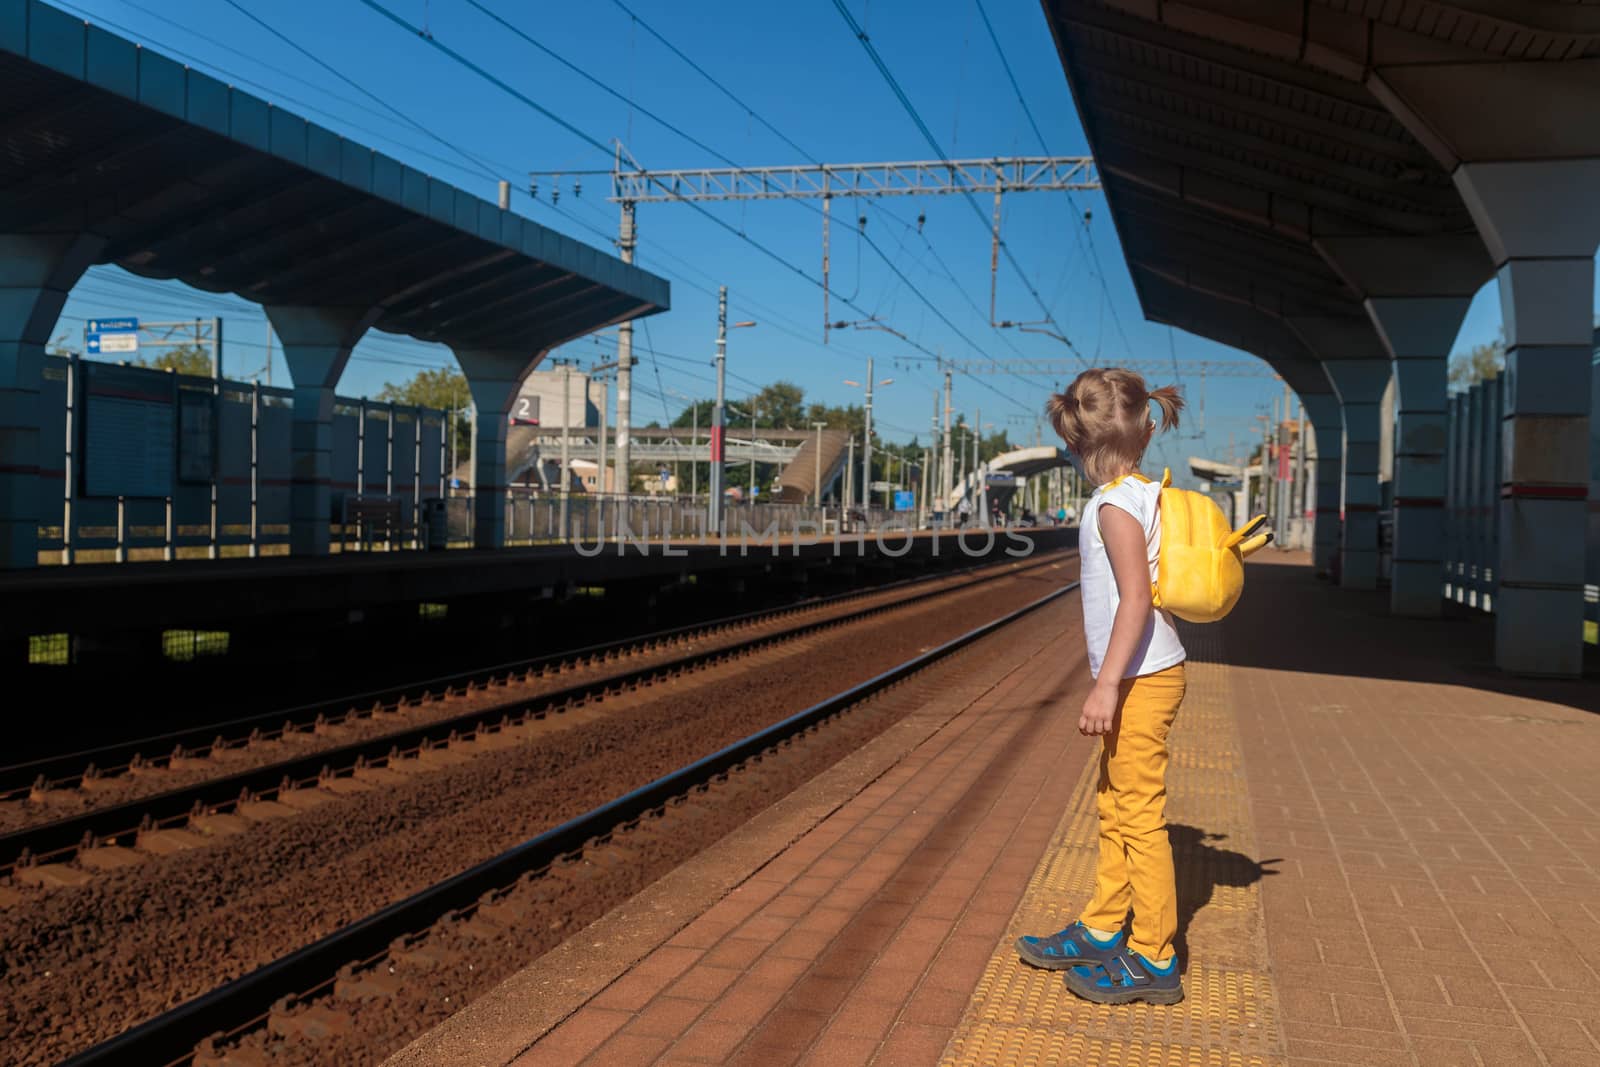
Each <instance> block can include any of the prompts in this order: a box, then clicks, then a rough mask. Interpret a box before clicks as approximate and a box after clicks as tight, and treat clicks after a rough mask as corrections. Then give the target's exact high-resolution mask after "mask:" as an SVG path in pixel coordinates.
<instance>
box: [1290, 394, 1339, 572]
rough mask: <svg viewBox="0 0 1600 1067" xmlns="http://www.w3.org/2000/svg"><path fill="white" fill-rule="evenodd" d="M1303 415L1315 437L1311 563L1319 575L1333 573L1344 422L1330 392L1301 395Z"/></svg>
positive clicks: (1336, 541)
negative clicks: (1315, 479)
mask: <svg viewBox="0 0 1600 1067" xmlns="http://www.w3.org/2000/svg"><path fill="white" fill-rule="evenodd" d="M1300 403H1301V404H1302V405H1304V407H1305V411H1306V418H1308V419H1309V420H1310V421H1311V429H1312V432H1313V433H1314V434H1316V438H1317V481H1316V487H1315V488H1314V489H1312V490H1311V492H1313V493H1314V494H1315V496H1314V500H1313V504H1312V507H1313V508H1314V509H1315V513H1316V520H1315V524H1314V527H1313V533H1312V538H1311V562H1312V564H1313V566H1315V567H1316V571H1317V574H1318V576H1320V577H1327V576H1328V575H1331V574H1332V573H1333V561H1334V559H1335V557H1337V556H1338V554H1339V542H1340V539H1341V529H1340V526H1341V524H1340V521H1339V497H1340V472H1341V471H1342V470H1343V469H1344V422H1343V419H1342V418H1341V416H1340V414H1339V398H1338V397H1336V396H1334V395H1333V394H1332V393H1308V394H1303V395H1302V396H1301V397H1300Z"/></svg>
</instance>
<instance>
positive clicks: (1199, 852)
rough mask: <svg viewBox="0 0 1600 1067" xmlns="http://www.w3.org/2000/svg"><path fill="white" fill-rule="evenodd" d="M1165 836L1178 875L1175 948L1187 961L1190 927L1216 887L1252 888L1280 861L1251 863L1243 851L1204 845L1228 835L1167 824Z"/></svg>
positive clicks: (1272, 872) (1275, 872) (1180, 956)
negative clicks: (1170, 843)
mask: <svg viewBox="0 0 1600 1067" xmlns="http://www.w3.org/2000/svg"><path fill="white" fill-rule="evenodd" d="M1167 837H1168V839H1169V840H1170V841H1171V842H1172V860H1173V866H1174V867H1176V868H1177V875H1178V936H1177V939H1176V941H1175V942H1174V946H1175V947H1176V948H1177V950H1178V955H1179V958H1181V959H1183V960H1184V961H1187V960H1188V959H1189V924H1190V923H1191V922H1192V921H1193V920H1194V917H1195V915H1196V914H1198V913H1199V911H1200V909H1201V908H1204V907H1205V906H1206V905H1207V904H1209V903H1210V902H1211V897H1212V895H1213V893H1214V892H1215V890H1216V888H1217V886H1229V887H1235V888H1242V887H1244V886H1248V885H1254V884H1255V883H1256V882H1259V881H1260V880H1261V879H1262V878H1263V877H1265V876H1266V875H1269V874H1277V873H1278V872H1277V871H1274V870H1269V869H1268V867H1267V865H1268V864H1272V863H1279V862H1281V861H1280V860H1278V859H1269V860H1253V859H1251V858H1250V857H1249V856H1246V855H1245V854H1244V853H1242V852H1234V851H1232V850H1231V849H1225V848H1216V847H1214V846H1212V845H1210V844H1207V842H1210V841H1226V840H1227V838H1228V835H1227V834H1211V833H1207V832H1206V831H1204V830H1201V829H1199V828H1197V827H1194V826H1186V825H1184V824H1183V823H1170V824H1168V826H1167Z"/></svg>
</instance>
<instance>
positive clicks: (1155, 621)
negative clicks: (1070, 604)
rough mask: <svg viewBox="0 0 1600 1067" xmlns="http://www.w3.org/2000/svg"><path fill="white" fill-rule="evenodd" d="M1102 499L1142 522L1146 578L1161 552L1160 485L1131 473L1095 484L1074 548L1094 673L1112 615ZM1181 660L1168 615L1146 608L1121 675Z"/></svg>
mask: <svg viewBox="0 0 1600 1067" xmlns="http://www.w3.org/2000/svg"><path fill="white" fill-rule="evenodd" d="M1105 504H1114V505H1115V506H1116V507H1118V508H1120V509H1121V510H1123V511H1125V512H1127V513H1128V514H1129V515H1132V516H1133V517H1134V518H1135V519H1137V520H1138V522H1139V525H1140V526H1142V527H1144V540H1145V545H1146V546H1147V552H1146V555H1147V556H1148V557H1149V560H1150V580H1151V581H1152V582H1154V581H1155V580H1156V561H1157V560H1158V559H1159V558H1160V553H1161V486H1160V484H1159V483H1157V482H1144V481H1140V480H1139V479H1137V478H1131V477H1130V478H1124V479H1123V480H1122V481H1120V482H1117V483H1115V484H1113V485H1112V486H1111V487H1110V488H1107V487H1106V486H1101V487H1100V488H1099V489H1096V490H1095V491H1094V495H1093V496H1091V497H1090V498H1089V501H1088V503H1086V504H1084V506H1083V522H1082V523H1081V525H1080V526H1079V529H1078V548H1079V551H1080V553H1081V554H1082V570H1081V575H1080V580H1081V581H1082V583H1083V586H1082V592H1083V632H1084V636H1085V638H1086V639H1087V640H1088V643H1089V672H1090V673H1091V674H1093V675H1094V676H1095V677H1096V678H1098V677H1099V676H1100V664H1101V662H1102V661H1103V660H1104V659H1105V658H1106V646H1107V645H1108V644H1110V642H1111V623H1112V621H1113V620H1114V619H1115V618H1116V616H1117V604H1118V603H1119V602H1120V601H1121V598H1120V597H1119V596H1118V595H1117V582H1116V579H1115V578H1114V577H1113V576H1112V574H1111V557H1110V556H1108V555H1106V545H1105V542H1104V541H1103V540H1101V538H1100V521H1099V513H1100V508H1101V507H1102V506H1103V505H1105ZM1183 661H1184V651H1183V642H1181V641H1179V640H1178V631H1177V630H1176V629H1175V628H1174V627H1173V625H1172V616H1171V615H1169V614H1167V613H1166V612H1165V611H1161V610H1156V611H1152V612H1151V613H1150V622H1149V623H1148V624H1146V626H1145V630H1144V636H1143V637H1142V638H1141V639H1140V641H1139V647H1138V648H1137V649H1135V650H1134V653H1133V658H1132V659H1131V660H1129V661H1128V669H1127V670H1126V671H1125V672H1124V673H1123V675H1122V676H1123V677H1124V678H1135V677H1138V676H1139V675H1143V674H1154V673H1155V672H1157V671H1164V670H1166V669H1167V668H1168V667H1171V666H1173V665H1175V664H1178V663H1182V662H1183Z"/></svg>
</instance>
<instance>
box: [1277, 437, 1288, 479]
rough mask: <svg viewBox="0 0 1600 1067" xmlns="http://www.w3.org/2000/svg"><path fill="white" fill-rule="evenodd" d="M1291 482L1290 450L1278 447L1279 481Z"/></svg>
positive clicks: (1282, 446)
mask: <svg viewBox="0 0 1600 1067" xmlns="http://www.w3.org/2000/svg"><path fill="white" fill-rule="evenodd" d="M1288 480H1289V449H1288V448H1287V447H1286V446H1284V445H1279V446H1278V481H1280V482H1286V481H1288Z"/></svg>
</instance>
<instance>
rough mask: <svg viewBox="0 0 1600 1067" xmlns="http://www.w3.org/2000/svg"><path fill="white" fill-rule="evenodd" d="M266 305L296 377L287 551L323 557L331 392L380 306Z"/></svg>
mask: <svg viewBox="0 0 1600 1067" xmlns="http://www.w3.org/2000/svg"><path fill="white" fill-rule="evenodd" d="M265 310H266V313H267V319H268V320H269V321H270V322H271V323H272V329H273V331H274V332H275V333H276V334H277V335H278V340H279V341H280V342H281V344H282V346H283V360H284V362H285V363H286V364H288V366H289V377H290V379H291V380H292V381H293V382H294V425H293V427H292V429H291V431H290V449H291V452H290V461H289V551H290V553H291V554H293V555H297V556H298V555H310V556H325V555H327V554H328V542H329V536H330V535H329V527H330V525H331V524H332V522H333V488H332V485H331V482H332V480H333V391H334V388H335V387H336V386H337V385H338V384H339V377H340V375H342V374H343V373H344V367H345V364H346V363H348V362H349V361H350V350H351V349H352V348H354V347H355V345H356V342H357V341H359V340H361V336H362V334H364V333H366V332H367V330H368V329H370V328H371V326H372V324H373V323H374V322H376V321H377V319H378V311H377V309H365V308H319V307H301V306H289V305H277V306H272V305H269V306H267V307H266V308H265Z"/></svg>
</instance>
